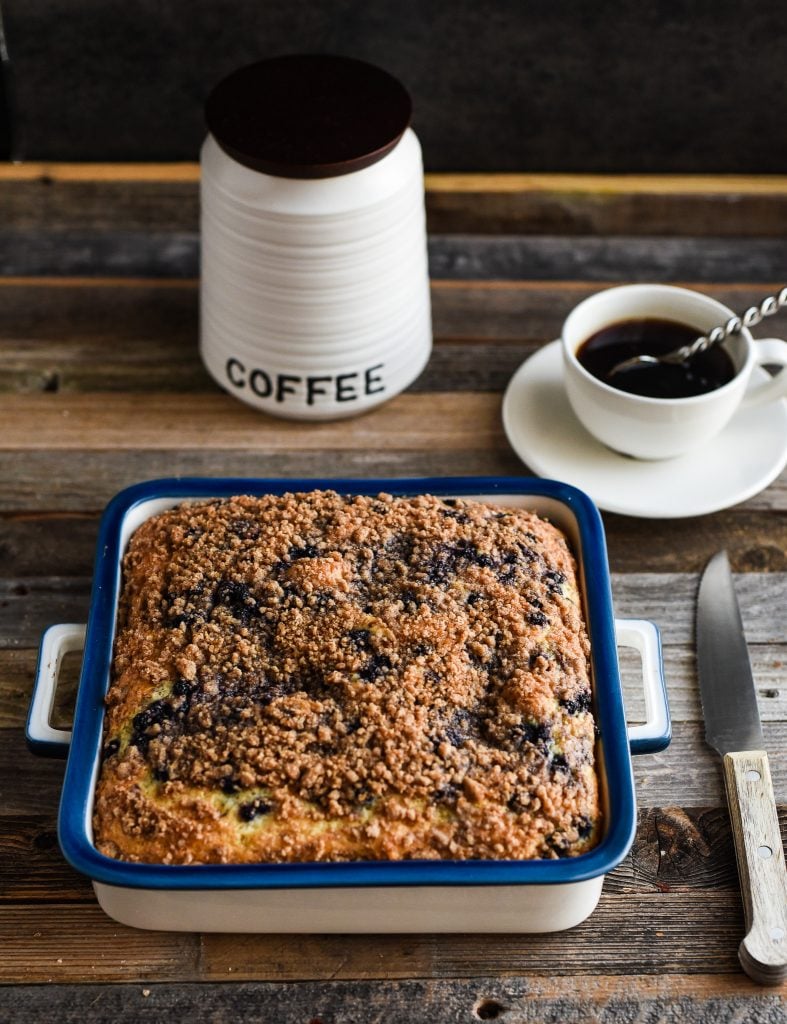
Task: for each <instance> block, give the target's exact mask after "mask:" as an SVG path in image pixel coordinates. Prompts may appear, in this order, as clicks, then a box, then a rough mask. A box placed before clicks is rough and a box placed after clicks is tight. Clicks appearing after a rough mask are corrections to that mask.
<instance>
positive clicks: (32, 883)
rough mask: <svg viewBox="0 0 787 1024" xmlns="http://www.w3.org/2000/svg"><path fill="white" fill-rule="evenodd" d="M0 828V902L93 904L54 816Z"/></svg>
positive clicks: (12, 820) (17, 819)
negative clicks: (67, 854) (65, 849)
mask: <svg viewBox="0 0 787 1024" xmlns="http://www.w3.org/2000/svg"><path fill="white" fill-rule="evenodd" d="M0 826H2V827H1V829H0V902H6V903H37V902H49V903H51V902H57V903H90V904H93V903H95V896H94V894H93V886H92V885H91V883H90V881H89V879H87V878H85V876H84V875H80V874H78V873H77V872H76V871H75V870H74V869H73V868H72V867H71V866H70V865H69V864H68V862H67V861H66V860H65V858H64V857H63V854H62V853H61V852H60V847H59V846H58V844H57V821H56V818H55V816H54V815H42V814H36V815H10V816H7V817H6V816H2V817H0ZM727 845H728V844H727Z"/></svg>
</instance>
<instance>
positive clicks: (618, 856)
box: [27, 477, 670, 932]
mask: <svg viewBox="0 0 787 1024" xmlns="http://www.w3.org/2000/svg"><path fill="white" fill-rule="evenodd" d="M316 488H321V489H333V490H336V491H339V492H341V493H347V494H376V493H378V492H380V491H387V492H388V493H392V494H396V495H415V494H423V493H431V494H435V495H439V496H443V497H448V496H453V497H465V498H468V499H470V500H473V499H476V500H484V501H491V502H497V503H499V504H501V505H508V506H512V505H517V506H521V507H527V508H530V509H533V510H535V511H537V512H539V513H540V514H542V515H546V516H547V517H548V518H549V519H551V520H552V521H553V522H555V524H556V525H558V526H559V527H561V528H562V529H563V530H564V531H565V532H566V534H567V535H568V537H569V541H570V543H571V545H572V547H573V550H574V554H575V556H576V558H577V562H578V566H579V577H580V587H581V590H582V595H583V603H584V610H585V616H586V620H587V626H588V632H589V636H590V642H591V650H592V655H591V657H592V678H593V700H594V714H595V717H596V723H597V726H598V730H599V740H598V750H597V754H598V767H599V774H600V778H601V791H602V799H603V804H604V819H605V827H604V832H603V836H602V839H601V841H600V842H599V844H598V845H597V846H596V847H594V848H593V849H592V850H591V851H589V852H588V853H585V854H582V855H581V856H578V857H569V858H563V859H558V860H529V861H508V860H474V861H473V860H471V861H468V860H462V861H448V860H439V861H433V860H429V861H426V860H411V861H364V862H352V863H319V864H317V863H303V864H222V865H176V866H170V865H163V864H147V863H128V862H125V861H119V860H114V859H112V858H109V857H105V856H103V855H102V854H100V853H99V852H98V850H97V849H96V848H95V846H94V845H93V841H92V827H91V818H92V804H93V792H94V787H95V780H96V775H97V771H98V765H99V753H100V748H101V737H102V724H103V714H104V697H105V694H106V692H107V688H108V685H109V677H110V667H111V660H112V649H113V640H114V631H115V618H116V608H117V601H118V595H119V591H120V585H121V563H122V558H123V554H124V551H125V547H126V544H127V542H128V538H129V536H130V534H131V533H132V532H133V530H134V529H136V527H137V526H138V525H140V523H141V522H143V521H144V520H145V519H146V518H148V516H150V515H154V514H156V513H157V512H159V511H162V510H163V509H164V508H168V507H171V506H172V505H175V504H177V503H179V502H181V501H184V500H189V499H200V498H215V497H219V498H220V497H228V496H230V495H234V494H251V495H262V494H281V493H284V492H285V491H306V490H313V489H316ZM82 645H84V656H83V663H82V672H81V677H80V683H79V692H78V697H77V704H76V711H75V716H74V726H73V733H72V734H69V733H68V732H65V731H62V730H57V729H53V728H52V727H51V726H50V725H49V721H48V719H49V712H50V709H51V705H52V700H53V696H54V688H55V685H56V681H57V671H58V666H59V662H60V658H61V657H62V654H63V653H64V651H65V650H67V649H74V648H77V647H81V646H82ZM618 645H622V646H633V647H635V648H637V649H638V650H639V652H640V654H641V655H642V662H643V684H644V687H645V697H646V706H647V709H648V721H647V722H646V723H645V724H644V725H640V726H633V727H629V726H627V725H626V720H625V714H624V707H623V699H622V693H621V683H620V671H619V666H618V658H617V647H618ZM27 738H28V743H29V745H30V747H31V749H33V750H34V751H35V752H37V753H43V754H47V755H52V754H54V755H61V756H65V755H68V764H67V767H66V773H65V779H64V783H63V793H62V800H61V805H60V816H59V839H60V845H61V848H62V850H63V853H64V855H65V857H66V858H67V859H68V861H69V862H70V863H71V864H72V865H73V866H74V867H75V868H76V869H77V870H78V871H81V872H82V873H84V874H86V875H87V876H89V877H90V878H91V879H92V880H93V883H94V886H95V888H96V892H97V895H98V898H99V902H100V903H101V905H102V906H103V907H104V908H105V910H107V912H108V913H109V914H110V916H112V917H114V918H115V919H116V920H119V921H122V922H124V923H128V924H132V925H136V926H138V927H152V928H169V929H173V928H181V929H184V930H214V931H314V932H326V931H345V932H346V931H358V932H363V931H372V932H379V931H392V932H401V931H467V930H470V931H551V930H557V929H559V928H564V927H570V926H572V925H573V924H576V923H577V922H578V921H580V920H582V919H583V918H584V917H586V916H587V915H588V914H589V913H590V912H591V911H592V909H593V907H594V906H595V905H596V902H597V901H598V898H599V895H600V892H601V884H602V882H603V878H604V875H605V874H607V873H608V872H609V871H611V870H612V869H613V868H614V867H615V866H616V865H617V864H619V863H620V862H621V860H622V859H623V858H624V857H625V856H626V854H627V852H628V850H629V849H630V847H631V844H632V842H633V838H634V833H635V828H636V803H635V794H634V780H633V773H632V765H631V754H632V753H633V754H640V753H653V752H656V751H659V750H661V749H663V748H664V747H665V746H666V745H667V744H668V743H669V740H670V722H669V711H668V707H667V697H666V689H665V685H664V678H663V672H662V660H661V649H660V644H659V638H658V631H657V630H656V628H655V626H653V624H652V623H649V622H644V621H642V620H617V622H616V620H615V619H614V617H613V610H612V597H611V591H610V579H609V569H608V564H607V553H606V544H605V539H604V531H603V526H602V522H601V517H600V515H599V513H598V510H597V509H596V507H595V505H594V504H593V502H592V501H591V500H590V498H588V497H587V495H585V494H584V493H583V492H581V491H579V490H577V489H576V488H574V487H571V486H569V485H567V484H563V483H559V482H555V481H550V480H542V479H533V478H523V477H453V478H427V479H402V480H396V479H376V480H346V479H342V480H331V479H297V480H266V479H233V478H220V479H206V478H184V479H179V478H175V479H164V480H153V481H149V482H145V483H140V484H137V485H135V486H132V487H129V488H127V489H126V490H124V491H122V492H121V493H120V494H118V495H117V496H116V497H115V498H114V499H113V500H112V501H111V502H110V503H109V505H108V506H107V508H106V510H105V512H104V515H103V517H102V520H101V525H100V530H99V538H98V546H97V554H96V561H95V573H94V579H93V590H92V598H91V604H90V611H89V616H88V622H87V629H86V631H85V627H84V626H83V625H76V624H73V625H72V624H68V625H58V626H54V627H51V628H50V629H49V630H48V631H47V632H46V633H45V634H44V637H43V640H42V647H41V655H40V658H39V666H38V670H37V674H36V685H35V690H34V695H33V700H32V702H31V708H30V714H29V717H28V724H27Z"/></svg>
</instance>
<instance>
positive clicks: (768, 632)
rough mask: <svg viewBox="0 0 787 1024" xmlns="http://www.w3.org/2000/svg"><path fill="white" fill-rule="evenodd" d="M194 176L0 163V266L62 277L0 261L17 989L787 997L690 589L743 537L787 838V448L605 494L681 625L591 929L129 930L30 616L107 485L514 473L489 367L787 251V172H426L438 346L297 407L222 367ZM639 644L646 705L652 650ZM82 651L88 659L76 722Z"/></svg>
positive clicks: (1, 474)
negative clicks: (642, 297) (585, 312)
mask: <svg viewBox="0 0 787 1024" xmlns="http://www.w3.org/2000/svg"><path fill="white" fill-rule="evenodd" d="M15 174H16V177H14V175H15ZM196 196H197V179H196V168H195V167H194V166H191V167H189V166H173V167H169V168H164V169H163V172H162V170H160V169H159V170H157V169H154V168H134V167H125V168H124V167H119V168H111V167H107V166H104V167H103V168H97V169H95V170H91V169H90V168H84V167H65V168H58V167H49V168H46V167H39V168H32V167H31V168H24V167H23V168H20V169H16V170H15V169H13V168H2V167H0V204H3V207H4V213H5V211H6V210H7V211H8V215H7V218H6V219H4V224H3V230H4V231H5V234H3V233H2V231H0V269H2V267H5V269H6V270H12V269H14V268H16V270H17V271H18V272H20V273H29V274H33V275H34V274H36V273H38V272H39V271H47V272H48V271H51V272H53V273H55V274H56V275H58V276H56V277H54V278H41V277H35V276H31V277H14V278H2V277H0V392H2V394H0V480H2V481H3V483H2V485H1V486H0V730H1V731H0V946H2V948H3V955H2V956H0V980H3V981H6V982H8V984H7V985H6V986H4V987H0V1018H3V1019H8V1020H13V1021H14V1024H16V1022H17V1021H20V1022H22V1024H24V1022H26V1021H28V1020H29V1021H32V1020H35V1021H36V1022H38V1021H39V1020H46V1019H50V1018H51V1019H58V1020H64V1021H71V1020H73V1021H79V1022H80V1024H82V1022H84V1024H93V1022H94V1021H105V1020H112V1021H113V1022H121V1024H122V1022H124V1021H129V1022H131V1021H133V1022H136V1021H138V1020H139V1021H144V1020H155V1021H158V1020H161V1019H165V1018H166V1017H169V1016H174V1015H176V1014H177V1015H178V1016H179V1017H180V1018H186V1017H191V1018H192V1019H195V1020H198V1019H207V1018H208V1017H210V1019H212V1020H215V1021H216V1022H218V1024H223V1022H224V1021H226V1022H227V1024H229V1022H230V1021H232V1022H235V1021H243V1020H250V1021H258V1020H259V1021H265V1022H266V1024H267V1022H268V1021H271V1022H273V1021H277V1022H278V1021H282V1022H284V1024H289V1021H290V1020H292V1021H293V1024H294V1022H296V1021H297V1022H298V1024H304V1022H305V1024H316V1022H318V1021H319V1022H320V1024H345V1022H349V1021H350V1020H352V1021H354V1022H357V1021H364V1024H366V1022H367V1021H374V1020H381V1021H382V1020H384V1021H385V1022H386V1024H391V1022H393V1024H396V1022H397V1021H399V1020H402V1021H405V1020H407V1021H408V1022H410V1021H413V1020H424V1021H426V1020H428V1021H430V1024H441V1022H442V1021H443V1020H445V1021H468V1022H470V1021H477V1020H479V1019H495V1018H499V1019H503V1020H508V1021H511V1022H519V1021H522V1022H523V1024H524V1022H528V1024H529V1022H536V1021H537V1022H539V1024H540V1022H542V1021H547V1020H551V1021H560V1022H561V1024H563V1022H565V1024H574V1022H575V1021H576V1022H579V1021H583V1022H584V1021H586V1020H594V1021H600V1022H603V1024H624V1022H625V1024H633V1022H634V1021H638V1022H641V1024H645V1022H647V1024H656V1022H661V1021H664V1022H667V1024H678V1022H681V1024H682V1022H683V1021H684V1020H692V1021H694V1022H696V1024H722V1022H724V1024H727V1022H729V1024H733V1022H735V1024H744V1022H745V1024H749V1022H752V1024H785V1020H787V1018H786V1017H785V1013H784V1009H785V998H787V989H786V988H784V987H783V988H782V989H779V990H776V991H773V992H768V991H766V990H764V989H761V988H757V987H756V986H754V985H753V984H752V983H751V982H749V981H748V979H746V977H745V976H744V975H743V974H742V972H741V971H740V970H739V965H738V963H737V960H736V949H737V945H738V941H739V939H740V937H741V936H742V934H743V932H744V930H745V926H744V920H743V909H742V903H741V897H740V892H739V883H738V876H737V870H736V866H735V858H734V850H733V842H732V829H731V824H730V819H729V815H728V811H727V808H726V801H725V798H724V790H723V772H722V767H721V763H720V761H719V759H718V758H717V757H716V756H715V754H713V752H712V751H710V749H709V748H708V747H707V746H706V745H705V743H704V737H703V733H704V728H703V724H702V720H701V712H700V707H699V701H698V695H697V683H696V671H695V664H694V636H693V617H694V602H695V597H696V586H697V572H698V571H699V570H700V569H701V567H702V565H703V564H704V562H705V560H706V558H707V556H708V555H709V554H711V553H712V552H713V551H715V550H717V549H718V548H720V547H726V548H727V549H728V550H729V552H730V555H731V559H732V562H733V566H734V569H735V571H736V573H737V574H738V576H737V579H736V588H737V591H738V594H739V598H740V603H741V606H742V614H743V619H744V626H745V630H746V635H747V640H748V642H749V646H750V652H751V657H752V664H753V669H754V673H755V678H756V680H757V685H758V691H759V692H758V698H759V705H760V712H761V716H762V719H763V722H764V733H765V740H766V744H767V746H768V748H769V751H770V754H771V768H772V773H773V779H774V785H775V791H776V796H777V800H778V801H779V802H780V805H781V806H780V818H779V823H780V826H781V832H782V838H783V839H785V838H787V685H785V683H784V678H785V665H787V634H785V630H784V616H783V615H782V614H781V610H782V609H784V608H785V607H787V474H785V475H783V476H782V477H781V479H780V480H778V481H776V482H775V483H774V484H773V485H772V486H771V487H769V488H768V489H767V490H766V491H765V492H763V493H762V494H760V495H758V496H757V497H755V498H753V499H751V500H750V501H747V502H746V503H744V504H743V505H742V506H739V507H738V508H733V509H729V510H726V511H725V512H721V513H718V514H716V515H713V516H706V517H701V518H699V519H695V520H680V521H674V522H671V521H668V520H663V521H659V522H656V523H651V522H648V521H646V520H636V519H632V518H627V517H622V516H615V515H605V516H604V521H605V527H606V530H607V533H608V540H609V549H610V559H611V564H612V568H613V570H614V572H613V594H614V599H615V606H616V612H617V613H618V614H619V615H631V616H635V617H639V616H641V617H646V618H652V619H653V620H654V621H656V622H657V623H658V624H659V625H660V626H661V627H662V632H663V639H664V652H665V665H666V675H667V682H668V688H669V691H670V698H671V704H672V711H673V721H674V740H673V743H672V745H671V747H670V748H669V749H668V750H667V751H665V752H663V753H662V754H659V755H653V756H648V757H640V758H636V759H635V761H634V772H635V779H636V786H637V798H638V803H639V807H640V811H639V817H638V829H637V836H636V839H635V842H634V846H633V848H632V851H631V853H630V855H629V856H628V857H627V858H626V859H625V860H624V862H623V863H622V864H621V865H620V866H619V867H618V868H617V869H616V870H615V871H614V872H613V873H612V874H611V875H610V876H609V877H608V878H607V880H606V883H605V890H604V894H603V896H602V901H601V904H600V906H599V909H598V911H597V912H596V913H595V914H594V915H593V916H592V917H591V918H590V919H589V920H588V921H587V922H585V923H584V924H583V925H582V926H581V927H580V928H579V929H577V930H575V931H571V932H566V933H561V934H555V935H551V936H540V937H532V936H517V935H512V936H489V935H486V936H474V935H459V936H439V937H438V936H429V935H425V936H386V937H369V936H289V937H287V936H285V937H281V936H243V937H242V938H238V937H235V936H228V935H209V936H193V935H171V934H166V933H146V932H135V931H133V930H131V929H126V928H123V927H121V926H118V925H116V924H115V923H113V922H112V921H110V920H109V919H107V918H106V917H105V916H104V915H103V913H102V912H101V911H100V910H99V909H98V907H97V905H96V903H95V899H94V896H93V893H92V890H91V887H90V885H89V883H88V882H87V880H85V879H84V878H82V877H81V876H79V875H78V874H76V873H75V872H74V871H73V870H72V869H71V868H70V867H69V866H68V865H67V863H66V862H65V861H64V859H63V858H62V855H61V854H60V851H59V848H58V846H57V842H56V832H55V829H56V816H57V808H58V803H59V799H60V792H61V786H62V777H63V767H64V766H63V762H58V761H51V760H43V759H38V758H35V757H33V755H31V754H30V753H29V752H28V751H27V750H26V748H25V745H24V740H23V736H22V731H21V725H22V722H23V720H24V717H25V714H26V709H27V702H28V699H29V694H30V688H31V684H32V674H33V670H34V665H35V646H36V644H37V642H38V638H39V635H40V631H41V629H42V628H43V626H45V625H47V624H48V623H49V622H53V621H65V620H66V619H77V620H79V619H80V618H83V617H84V615H85V614H86V610H87V606H88V601H89V581H90V576H91V573H92V560H93V554H94V545H95V539H96V534H97V526H98V514H99V512H100V510H101V508H102V507H103V506H104V504H105V503H106V501H107V500H108V499H109V498H110V497H111V496H112V495H113V494H114V493H116V492H117V491H118V490H120V489H121V488H122V487H124V486H126V485H128V484H131V483H134V482H137V481H139V480H141V479H146V478H152V477H157V476H168V475H173V474H194V475H239V476H244V475H248V476H266V475H267V476H277V477H278V476H283V477H297V476H316V475H326V474H328V475H331V476H359V477H368V476H390V475H394V476H405V475H450V474H457V475H460V474H465V473H467V474H484V473H489V474H509V473H510V474H512V475H522V474H524V473H526V472H527V470H526V467H524V466H523V465H522V464H521V463H520V462H519V460H518V459H517V458H516V457H515V456H514V455H513V453H512V452H511V451H510V449H509V448H508V445H507V443H506V441H505V439H504V438H503V436H502V432H501V429H500V420H499V404H500V394H501V391H502V389H503V387H504V386H505V384H506V382H507V380H508V378H509V377H510V374H511V373H512V372H513V370H514V369H515V368H516V366H517V365H518V364H519V363H520V362H521V361H522V360H523V359H524V358H526V357H527V356H528V355H529V354H531V353H532V352H534V351H535V350H536V349H537V348H538V347H539V346H541V345H543V344H544V343H546V342H548V341H550V340H551V339H552V338H553V337H555V336H556V335H557V333H558V332H559V329H560V324H561V322H562V320H563V319H564V317H565V315H566V314H567V313H568V311H569V310H570V309H571V308H572V307H573V306H574V305H576V303H577V302H578V301H581V299H582V298H585V297H586V296H587V295H589V294H591V293H593V292H595V291H597V290H598V289H599V288H600V287H602V286H604V285H606V284H609V283H614V282H615V281H617V280H621V279H637V278H640V279H642V278H644V277H646V276H647V277H651V276H653V277H659V276H660V277H661V278H662V279H669V280H673V281H674V280H680V279H683V280H684V281H688V282H693V284H694V285H695V286H698V287H700V288H701V289H702V290H705V291H707V292H708V293H709V294H712V295H714V296H715V297H717V298H719V299H720V300H721V301H723V302H725V303H726V304H728V305H729V306H731V307H732V308H739V307H741V308H743V307H745V306H747V305H749V304H751V303H753V302H754V301H756V300H757V299H758V298H760V297H761V295H762V294H765V293H766V292H767V291H768V290H769V289H770V288H772V287H773V286H774V285H775V284H777V283H779V280H778V278H779V274H780V273H781V272H782V270H783V267H784V266H785V265H786V264H787V258H786V257H787V249H785V243H784V237H785V231H784V225H785V223H787V213H786V211H787V179H784V178H779V179H772V180H761V181H750V182H746V181H731V180H730V181H726V182H721V181H713V180H709V181H702V180H697V181H691V180H687V179H683V180H682V181H659V180H655V179H635V178H631V179H629V180H627V181H620V180H616V179H606V180H602V179H588V178H584V177H582V176H577V177H574V178H561V177H557V178H555V177H551V176H535V177H530V176H528V177H511V178H497V177H495V178H494V179H491V180H490V179H486V178H483V177H467V178H459V179H456V178H453V176H446V177H444V178H441V179H431V180H430V182H429V189H428V195H427V201H428V204H429V211H430V219H431V225H432V228H433V230H439V232H440V233H441V234H442V235H444V237H439V238H435V239H433V243H432V266H433V269H434V270H436V271H439V273H441V274H444V275H446V276H445V278H443V279H440V280H435V281H434V282H433V286H432V301H433V310H434V324H435V336H436V344H435V350H434V355H433V359H432V361H431V363H430V367H429V368H428V370H427V372H426V373H425V374H424V375H423V377H422V378H421V380H420V381H419V382H417V384H416V385H415V387H413V388H412V389H411V390H410V392H409V393H408V394H405V395H402V396H400V397H399V398H397V399H396V401H395V402H392V403H390V405H388V406H385V407H383V408H382V409H380V410H379V411H378V412H376V413H372V414H370V415H368V416H365V417H360V418H358V419H357V420H353V421H347V422H345V423H343V424H340V423H337V424H328V425H325V426H324V427H316V428H315V427H308V428H307V427H304V425H301V424H288V423H285V422H284V421H279V420H273V419H270V418H268V417H265V416H264V415H260V414H258V413H256V412H254V411H253V410H249V409H246V408H244V407H243V406H241V405H239V404H238V403H236V402H234V401H233V400H232V399H231V398H229V397H227V396H225V395H223V394H222V393H221V392H219V391H218V389H217V388H216V387H215V385H214V384H213V383H212V382H211V380H210V379H209V378H208V377H207V375H206V374H205V372H204V370H203V368H202V366H201V363H200V361H199V358H198V355H197V351H196V343H197V334H198V321H197V298H198V286H197V282H196V280H194V279H193V277H192V278H190V277H189V276H188V275H189V274H191V275H194V274H195V273H196V254H197V247H196V237H195V229H196ZM6 200H7V202H6ZM747 223H748V225H749V229H748V230H746V224H747ZM469 232H474V233H476V234H481V235H483V234H484V232H487V233H491V232H495V233H496V234H498V233H499V234H503V233H504V234H506V236H507V237H503V238H500V237H475V238H468V237H463V233H469ZM744 233H745V234H746V235H748V238H747V239H746V240H744V241H741V240H740V239H738V238H736V237H735V236H736V235H741V234H744ZM659 236H662V237H659ZM724 236H727V237H724ZM3 244H5V248H4V249H3V248H2V246H3ZM13 246H16V247H17V248H16V249H13V248H12V247H13ZM69 268H70V269H71V270H72V271H74V273H84V274H85V275H90V276H84V277H68V276H67V275H68V272H69ZM112 274H114V275H116V276H114V277H112V276H111V275H112ZM148 274H152V275H158V276H153V277H146V276H145V275H148ZM172 274H175V275H179V277H178V279H174V278H173V277H172V276H167V275H172ZM475 274H479V275H483V279H480V278H474V277H473V275H475ZM135 275H143V276H142V277H139V276H135ZM540 278H541V279H540ZM703 281H705V282H706V283H703ZM765 326H766V327H767V330H764V329H762V328H761V329H760V333H762V334H765V333H771V327H772V326H773V328H774V330H773V333H777V331H776V329H775V328H776V324H775V323H774V324H773V325H772V324H771V323H769V324H767V325H765ZM64 414H65V415H64ZM621 661H622V675H623V688H624V697H625V702H626V708H627V714H628V717H629V718H630V720H632V721H637V720H639V719H641V717H642V715H643V713H644V701H643V696H642V693H641V688H640V685H639V678H638V671H639V669H638V665H637V659H636V657H635V656H634V655H632V654H631V653H630V652H625V653H624V654H623V656H622V659H621ZM75 677H76V665H75V664H71V666H70V675H69V678H68V679H67V680H66V684H65V685H64V686H62V687H60V688H59V691H58V707H57V721H58V724H67V722H68V721H69V716H70V714H71V705H72V703H73V696H74V686H75V681H76V678H75ZM332 979H333V980H332ZM342 979H343V980H342ZM98 981H100V982H101V983H102V984H100V985H97V984H95V982H98ZM228 981H232V982H233V984H231V985H227V984H225V983H226V982H228ZM63 983H67V984H63ZM143 990H144V991H146V992H147V993H148V995H143Z"/></svg>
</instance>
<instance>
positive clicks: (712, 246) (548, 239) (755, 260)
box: [0, 234, 787, 282]
mask: <svg viewBox="0 0 787 1024" xmlns="http://www.w3.org/2000/svg"><path fill="white" fill-rule="evenodd" d="M1 241H2V235H1V234H0V242H1ZM31 255H32V254H31ZM786 263H787V240H786V239H780V238H773V239H759V238H740V237H738V238H734V239H725V238H720V237H711V236H708V237H706V238H694V237H691V238H676V237H674V236H670V237H668V238H659V237H655V236H642V237H640V238H633V237H627V236H620V235H619V236H606V237H604V238H593V237H580V236H568V235H567V236H565V237H564V236H558V235H539V236H527V235H521V236H511V237H508V238H506V237H501V236H499V235H488V236H479V235H435V236H433V237H432V239H431V241H430V247H429V271H430V274H431V276H432V277H434V278H451V279H453V280H473V279H481V280H483V279H493V280H499V279H518V278H520V279H521V278H526V279H529V280H539V281H540V280H550V279H551V280H554V279H558V280H564V279H566V278H571V279H577V280H583V281H597V282H601V281H620V282H629V281H654V282H657V281H662V282H666V281H675V280H688V279H693V280H696V281H717V282H718V281H724V282H732V281H761V280H770V279H771V278H773V277H776V276H778V273H779V270H780V268H782V267H784V266H785V264H786ZM0 265H2V264H0ZM11 265H13V264H11ZM11 272H13V271H11Z"/></svg>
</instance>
